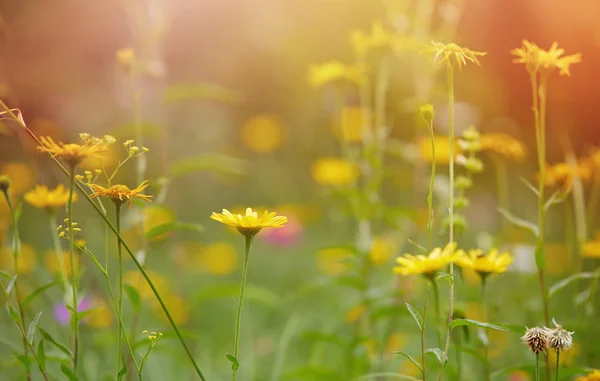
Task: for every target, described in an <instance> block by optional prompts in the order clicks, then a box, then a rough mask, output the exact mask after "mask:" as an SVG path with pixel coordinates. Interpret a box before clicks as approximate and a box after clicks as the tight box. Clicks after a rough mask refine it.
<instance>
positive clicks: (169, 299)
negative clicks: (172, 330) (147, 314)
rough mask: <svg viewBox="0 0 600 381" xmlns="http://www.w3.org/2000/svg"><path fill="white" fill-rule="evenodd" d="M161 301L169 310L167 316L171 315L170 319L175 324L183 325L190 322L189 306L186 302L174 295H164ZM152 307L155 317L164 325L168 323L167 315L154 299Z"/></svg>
mask: <svg viewBox="0 0 600 381" xmlns="http://www.w3.org/2000/svg"><path fill="white" fill-rule="evenodd" d="M163 300H164V303H165V305H166V307H167V309H168V310H169V314H171V317H172V318H173V320H174V321H175V323H176V324H185V323H187V322H188V321H189V320H190V305H189V303H188V302H187V300H185V299H183V298H181V297H179V296H176V295H166V296H165V298H164V299H163ZM153 306H154V313H155V314H156V316H157V317H158V318H160V319H161V320H162V321H163V322H164V323H169V319H168V318H167V315H165V312H164V311H163V309H162V307H161V305H160V304H159V303H158V302H157V301H156V298H155V299H153Z"/></svg>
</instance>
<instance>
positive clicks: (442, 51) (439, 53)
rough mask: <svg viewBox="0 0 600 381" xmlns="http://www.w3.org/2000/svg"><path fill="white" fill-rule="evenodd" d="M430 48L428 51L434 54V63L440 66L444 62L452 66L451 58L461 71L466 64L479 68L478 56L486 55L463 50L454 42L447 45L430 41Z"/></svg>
mask: <svg viewBox="0 0 600 381" xmlns="http://www.w3.org/2000/svg"><path fill="white" fill-rule="evenodd" d="M431 45H432V46H431V48H430V49H429V50H430V51H432V52H435V63H436V64H438V65H440V64H442V63H444V62H447V63H448V65H452V58H454V59H455V60H456V64H457V66H458V69H462V67H463V65H466V64H467V62H472V63H474V64H476V65H477V66H481V63H480V62H479V59H478V58H477V57H478V56H485V55H486V54H487V53H484V52H476V51H473V50H471V49H468V48H463V47H461V46H459V45H457V44H455V43H454V42H451V43H449V44H443V43H441V42H435V41H431Z"/></svg>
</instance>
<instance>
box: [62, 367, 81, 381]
mask: <svg viewBox="0 0 600 381" xmlns="http://www.w3.org/2000/svg"><path fill="white" fill-rule="evenodd" d="M60 370H61V371H62V372H63V374H64V375H65V376H67V377H68V378H69V380H71V381H77V376H75V374H73V371H72V370H71V369H70V368H69V367H68V366H67V365H66V364H64V363H62V364H60Z"/></svg>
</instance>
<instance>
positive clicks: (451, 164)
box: [438, 61, 454, 381]
mask: <svg viewBox="0 0 600 381" xmlns="http://www.w3.org/2000/svg"><path fill="white" fill-rule="evenodd" d="M446 67H447V77H448V116H449V119H450V120H449V134H448V139H449V141H450V149H449V154H450V160H449V164H448V167H449V171H450V184H449V188H450V189H449V192H448V193H449V196H448V203H449V220H450V226H449V237H448V243H449V244H452V243H454V68H453V66H452V64H451V63H450V61H448V65H447V66H446ZM450 276H452V277H454V263H450ZM448 309H449V312H448V329H447V331H446V346H445V348H444V355H443V357H442V360H443V361H442V364H446V361H447V359H448V351H449V349H450V339H451V337H450V334H451V330H450V323H452V315H453V313H454V282H451V283H450V297H449V307H448ZM445 369H446V366H445V365H442V366H441V368H440V372H439V373H438V381H440V380H441V379H442V378H443V375H444V370H445Z"/></svg>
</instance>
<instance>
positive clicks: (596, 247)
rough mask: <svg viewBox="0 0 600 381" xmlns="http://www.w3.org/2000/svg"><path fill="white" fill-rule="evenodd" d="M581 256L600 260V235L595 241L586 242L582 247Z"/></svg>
mask: <svg viewBox="0 0 600 381" xmlns="http://www.w3.org/2000/svg"><path fill="white" fill-rule="evenodd" d="M581 256H582V257H583V258H600V234H597V235H596V238H595V239H594V240H588V241H585V242H584V243H583V244H582V245H581Z"/></svg>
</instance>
